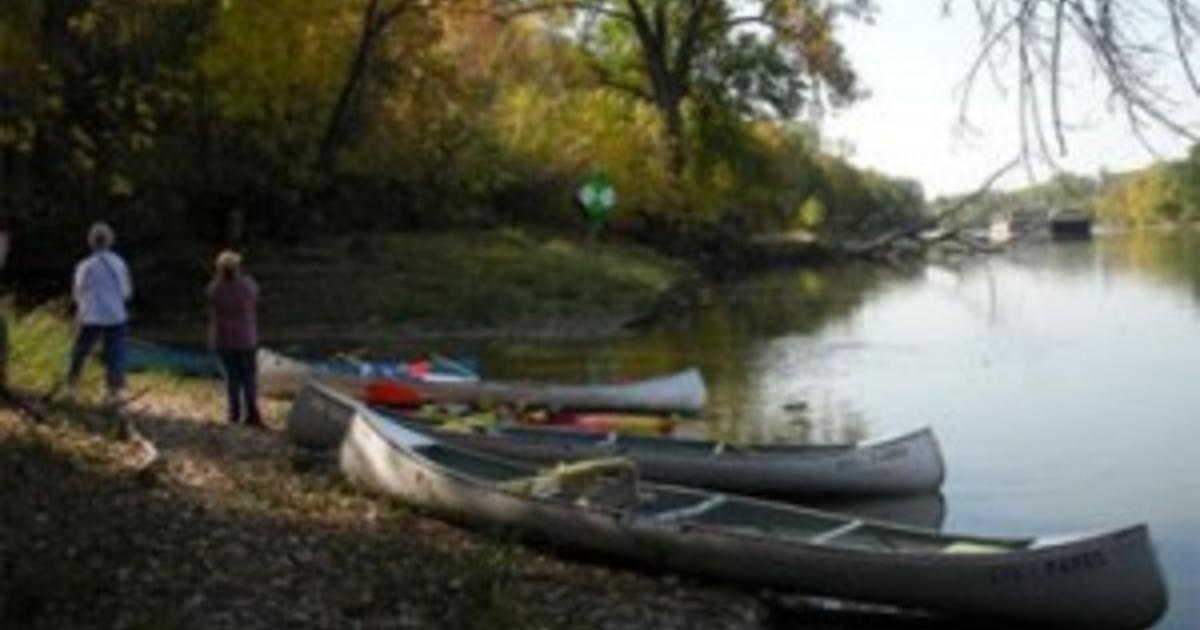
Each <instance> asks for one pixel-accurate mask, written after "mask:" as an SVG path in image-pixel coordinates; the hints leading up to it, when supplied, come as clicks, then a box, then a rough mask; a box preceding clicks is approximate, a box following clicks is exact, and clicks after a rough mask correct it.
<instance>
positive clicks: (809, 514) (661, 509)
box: [288, 385, 1167, 630]
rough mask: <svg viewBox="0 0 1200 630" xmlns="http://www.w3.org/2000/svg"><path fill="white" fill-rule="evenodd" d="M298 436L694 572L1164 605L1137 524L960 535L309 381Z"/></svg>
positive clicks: (433, 487) (1081, 618)
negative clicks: (720, 482) (661, 472)
mask: <svg viewBox="0 0 1200 630" xmlns="http://www.w3.org/2000/svg"><path fill="white" fill-rule="evenodd" d="M288 424H289V427H288V430H289V433H290V434H291V435H293V436H301V435H308V436H312V435H325V436H333V437H334V440H333V443H336V444H337V445H338V446H337V448H336V449H334V450H333V451H332V452H334V453H336V457H337V462H338V466H339V467H340V469H341V471H342V472H343V473H344V474H345V475H347V476H348V477H349V478H350V479H351V480H353V481H354V482H356V483H359V484H361V485H364V486H366V487H368V488H371V489H373V490H375V491H378V492H381V493H383V494H386V495H389V496H393V497H396V498H399V499H400V500H403V501H405V502H407V503H409V504H411V505H413V506H416V507H418V508H421V509H425V510H428V511H430V512H431V513H433V514H438V515H441V516H442V517H445V518H448V519H452V520H457V521H461V522H465V523H467V524H471V525H474V526H477V527H481V528H487V529H491V528H494V527H500V528H503V529H505V530H508V531H512V532H515V533H518V534H521V535H524V536H528V537H532V538H535V539H539V540H545V541H549V542H552V543H554V544H557V545H561V546H562V547H564V548H568V549H576V550H580V551H585V552H589V553H596V554H600V555H601V557H608V558H611V559H613V560H622V561H626V562H632V563H636V564H640V565H642V566H644V567H647V568H650V569H654V570H661V571H673V572H677V573H682V574H690V575H695V576H697V577H701V578H706V579H712V580H718V581H724V582H731V583H737V584H742V585H745V586H748V587H754V588H769V589H777V590H782V591H786V592H791V593H802V594H806V595H815V596H822V597H831V598H841V599H849V600H855V601H861V602H868V603H876V604H884V605H889V606H895V607H901V608H914V609H920V610H928V611H933V612H938V613H942V614H948V615H951V616H963V617H968V618H989V619H1000V620H1006V621H1009V622H1013V623H1020V624H1027V625H1035V624H1036V625H1040V626H1042V627H1078V626H1086V627H1092V628H1109V629H1114V630H1117V629H1133V628H1146V627H1148V626H1150V625H1152V624H1153V623H1154V621H1155V620H1157V619H1158V618H1159V617H1160V616H1161V615H1162V613H1163V612H1164V610H1165V609H1166V605H1167V594H1166V588H1165V584H1164V580H1163V576H1162V571H1161V569H1160V567H1159V565H1158V561H1157V559H1156V557H1155V553H1154V549H1153V545H1152V543H1151V539H1150V533H1149V529H1148V527H1147V526H1145V525H1144V524H1138V525H1132V526H1129V527H1123V528H1119V529H1113V530H1109V531H1104V532H1099V533H1092V534H1078V535H1067V536H1054V537H1029V538H1015V537H1014V538H999V537H984V536H967V535H955V534H947V533H939V532H936V531H930V530H924V529H919V528H913V527H906V526H902V525H895V524H888V523H884V522H881V521H873V520H870V519H866V518H857V517H853V516H847V515H842V514H838V513H834V512H825V511H821V510H814V509H809V508H802V507H797V506H794V505H790V504H785V503H779V502H772V501H766V500H761V499H751V498H747V497H742V496H737V495H728V494H721V493H715V492H711V491H705V490H700V489H694V488H686V487H682V486H672V485H666V484H654V483H650V482H644V481H640V480H639V479H638V478H637V467H636V464H633V463H632V462H631V461H630V460H628V459H624V458H608V459H603V460H587V461H585V462H576V463H574V464H570V465H567V466H565V467H559V468H558V469H555V470H550V471H540V472H539V471H537V470H535V469H533V468H532V467H530V466H527V465H522V464H519V463H514V462H512V461H510V460H504V459H501V458H496V457H492V456H489V455H486V454H482V453H478V452H477V451H472V450H469V449H463V448H460V447H456V446H453V445H450V444H447V443H445V442H442V441H440V440H438V439H436V438H434V437H431V436H429V435H427V434H424V433H418V432H415V431H411V430H408V429H406V428H404V427H403V426H401V425H399V424H396V423H394V422H390V421H389V420H387V419H386V418H384V417H382V416H381V415H379V414H378V413H377V412H375V411H373V410H371V409H369V408H368V407H366V406H364V405H362V404H360V403H358V402H356V401H355V400H353V399H351V398H349V397H346V396H343V395H341V394H340V393H338V392H335V391H333V390H331V389H329V388H326V387H322V386H320V385H314V387H313V388H312V389H309V390H306V391H305V392H304V393H303V395H302V396H300V397H299V398H298V399H297V400H296V402H295V404H294V405H293V408H292V412H291V414H290V415H289V419H288Z"/></svg>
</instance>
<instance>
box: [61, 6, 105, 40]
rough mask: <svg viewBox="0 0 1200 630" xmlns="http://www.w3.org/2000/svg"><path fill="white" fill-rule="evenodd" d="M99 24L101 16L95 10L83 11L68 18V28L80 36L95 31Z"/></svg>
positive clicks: (85, 35)
mask: <svg viewBox="0 0 1200 630" xmlns="http://www.w3.org/2000/svg"><path fill="white" fill-rule="evenodd" d="M99 25H100V16H98V15H97V14H96V12H95V11H83V12H82V13H79V14H76V15H73V16H71V17H69V18H67V28H68V29H70V30H71V32H73V33H75V34H76V35H79V36H80V37H87V36H88V35H91V34H92V33H95V32H96V28H97V27H98V26H99Z"/></svg>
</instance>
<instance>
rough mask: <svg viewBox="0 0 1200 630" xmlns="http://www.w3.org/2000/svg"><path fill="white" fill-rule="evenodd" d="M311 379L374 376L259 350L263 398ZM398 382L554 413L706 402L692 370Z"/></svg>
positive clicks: (691, 406)
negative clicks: (633, 376) (610, 376)
mask: <svg viewBox="0 0 1200 630" xmlns="http://www.w3.org/2000/svg"><path fill="white" fill-rule="evenodd" d="M310 379H317V380H320V381H322V382H325V383H329V384H332V385H335V386H337V387H338V388H339V389H342V390H345V391H355V392H357V391H358V390H360V389H361V388H362V387H363V386H364V385H366V384H367V383H368V382H369V381H371V380H373V377H371V376H370V375H367V376H359V375H353V374H333V373H322V372H319V371H315V370H314V369H313V368H312V367H311V366H309V365H308V364H306V363H304V362H303V361H298V360H296V359H292V358H290V357H286V356H284V355H281V354H279V353H276V352H271V351H268V350H260V351H259V381H260V385H259V389H260V390H262V391H263V392H264V394H267V395H281V394H282V395H290V394H294V393H295V392H296V391H298V390H299V389H300V387H302V386H303V385H304V383H305V382H306V381H308V380H310ZM396 382H398V383H402V385H403V386H404V387H406V388H409V389H412V390H414V391H415V392H417V393H419V394H420V395H421V397H423V398H424V399H426V400H429V401H431V402H446V403H472V404H478V403H486V404H495V403H512V404H519V405H524V406H536V407H548V408H552V409H585V410H606V411H639V412H651V413H684V414H695V413H699V412H700V411H702V410H703V409H704V405H705V403H706V402H707V399H708V390H707V389H706V388H705V386H704V379H703V378H702V377H701V376H700V371H699V370H697V369H695V368H690V369H686V370H682V371H680V372H676V373H674V374H666V375H663V376H657V377H651V378H647V379H643V380H638V381H631V382H628V383H587V384H558V383H537V382H528V383H522V382H504V381H488V380H474V381H465V380H464V381H418V380H403V381H399V380H398V381H396Z"/></svg>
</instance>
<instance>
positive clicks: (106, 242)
mask: <svg viewBox="0 0 1200 630" xmlns="http://www.w3.org/2000/svg"><path fill="white" fill-rule="evenodd" d="M116 240H117V235H116V234H115V233H114V232H113V229H112V226H110V225H109V224H107V223H105V222H103V221H97V222H95V223H93V224H92V227H91V228H90V229H88V245H91V246H92V249H106V248H109V247H112V244H113V242H115V241H116Z"/></svg>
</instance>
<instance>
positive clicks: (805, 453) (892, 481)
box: [408, 424, 945, 498]
mask: <svg viewBox="0 0 1200 630" xmlns="http://www.w3.org/2000/svg"><path fill="white" fill-rule="evenodd" d="M408 426H410V427H412V426H413V425H411V424H410V425H408ZM417 430H426V431H434V432H435V435H436V437H437V439H439V440H442V441H445V442H447V443H450V444H455V445H458V446H461V447H464V448H470V449H474V450H478V451H483V452H487V453H491V454H493V455H497V456H500V457H507V458H513V459H520V460H523V461H530V462H535V463H539V464H554V463H557V462H563V461H578V460H581V459H595V458H600V457H614V456H621V457H628V458H630V459H632V460H633V461H634V462H636V463H637V465H638V469H639V471H640V472H641V475H642V477H644V478H646V479H650V480H653V481H659V482H663V483H672V484H678V485H689V486H699V487H703V488H709V489H714V490H726V491H730V492H736V493H741V494H756V495H768V496H778V497H794V498H798V497H814V496H823V495H837V496H878V495H899V494H919V493H927V492H936V491H937V490H938V488H939V487H940V486H941V484H942V481H943V480H944V479H945V464H944V460H943V458H942V453H941V449H940V448H939V446H938V443H937V439H936V438H935V437H934V434H933V431H932V430H931V429H929V428H923V429H920V430H917V431H913V432H911V433H907V434H904V435H900V436H896V437H894V438H890V439H886V440H878V441H872V442H865V443H861V444H857V445H853V446H809V447H805V446H798V447H791V448H789V447H765V448H753V447H749V448H741V449H732V448H731V449H727V450H722V448H721V446H720V444H719V443H714V442H707V441H702V440H680V439H672V438H651V437H633V436H615V437H609V436H588V435H579V434H572V433H567V432H564V431H560V430H553V429H517V428H505V429H498V430H495V431H491V432H486V433H466V432H455V431H437V430H436V429H429V428H419V429H417Z"/></svg>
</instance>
